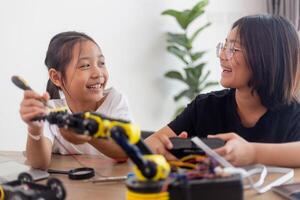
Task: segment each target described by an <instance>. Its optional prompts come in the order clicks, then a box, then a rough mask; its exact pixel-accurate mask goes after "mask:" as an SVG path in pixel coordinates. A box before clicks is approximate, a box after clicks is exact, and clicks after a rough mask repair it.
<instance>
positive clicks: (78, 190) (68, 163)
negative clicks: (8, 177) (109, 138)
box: [0, 151, 300, 200]
mask: <svg viewBox="0 0 300 200" xmlns="http://www.w3.org/2000/svg"><path fill="white" fill-rule="evenodd" d="M0 155H1V156H7V157H9V158H13V159H14V160H16V161H18V162H22V163H24V162H25V157H24V156H23V154H22V152H5V151H1V152H0ZM80 163H82V164H83V165H84V166H89V167H93V168H94V169H95V170H96V174H97V175H98V176H123V175H127V173H128V172H130V171H131V166H130V164H129V163H128V162H127V163H115V162H114V161H112V160H111V159H108V158H105V157H104V156H103V157H101V156H100V157H99V156H78V155H77V156H61V155H53V158H52V163H51V166H50V168H51V169H60V170H69V169H73V168H77V167H82V166H81V165H80ZM51 177H56V178H59V179H60V180H61V181H62V182H63V183H64V186H65V188H66V190H67V199H72V200H73V199H109V200H122V199H126V186H125V184H124V182H111V183H91V182H86V181H73V180H69V179H68V177H67V176H66V175H51ZM275 177H277V176H276V175H270V176H268V179H269V180H272V179H274V178H275ZM292 181H300V168H299V169H296V170H295V177H294V178H293V180H292ZM244 199H246V200H247V199H255V200H259V199H264V200H265V199H272V200H278V199H282V198H281V197H280V196H278V195H277V194H275V193H273V192H272V191H268V192H266V193H264V194H262V195H257V194H256V193H255V192H254V191H253V190H247V191H245V192H244Z"/></svg>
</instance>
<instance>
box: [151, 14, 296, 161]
mask: <svg viewBox="0 0 300 200" xmlns="http://www.w3.org/2000/svg"><path fill="white" fill-rule="evenodd" d="M299 48H300V47H299V38H298V34H297V31H296V30H295V28H294V26H293V25H292V24H291V23H290V22H288V21H287V20H286V19H284V18H283V17H280V16H274V15H252V16H246V17H243V18H241V19H239V20H237V21H236V22H235V23H234V24H233V26H232V29H231V30H230V32H229V34H228V36H227V38H226V40H225V43H220V44H218V46H217V56H218V57H219V58H220V65H221V69H222V72H221V79H220V83H221V85H222V86H223V87H224V88H226V89H224V90H221V91H214V92H210V93H208V94H200V95H198V96H197V97H196V98H195V99H194V100H193V101H192V102H191V103H190V104H188V105H187V107H186V109H185V110H184V111H183V112H182V113H181V114H180V115H178V116H177V118H176V119H174V120H173V121H171V122H170V123H169V124H168V125H167V126H165V127H163V128H162V129H161V130H159V131H158V132H156V133H155V134H153V135H152V136H150V137H149V138H148V139H147V140H146V143H147V144H148V145H149V146H150V147H151V148H152V149H153V150H154V151H155V152H157V153H161V154H163V155H165V157H166V158H167V159H175V157H174V156H173V155H171V154H170V153H169V151H168V149H171V148H172V143H171V142H170V140H169V137H175V136H178V137H193V136H198V137H209V138H220V139H222V140H224V141H226V144H225V146H223V147H221V148H219V149H216V152H217V153H219V154H220V155H222V156H224V157H225V158H226V159H227V160H228V161H230V162H231V163H232V164H234V165H236V166H241V165H248V164H254V163H262V164H267V165H279V166H289V167H296V166H298V167H299V166H300V158H299V154H300V142H299V141H300V104H299V101H298V99H297V94H299V86H300V85H299V80H300V79H299Z"/></svg>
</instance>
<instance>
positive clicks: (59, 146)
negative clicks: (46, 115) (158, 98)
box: [44, 88, 132, 155]
mask: <svg viewBox="0 0 300 200" xmlns="http://www.w3.org/2000/svg"><path fill="white" fill-rule="evenodd" d="M105 94H107V97H106V98H105V100H104V102H103V103H102V104H101V106H100V107H99V108H98V109H97V110H96V112H98V113H101V114H104V115H105V116H107V117H112V118H117V119H124V120H132V119H131V116H130V114H129V108H128V103H127V100H126V98H125V97H124V96H123V95H122V94H121V93H119V92H117V91H116V90H115V89H114V88H110V89H107V90H105ZM49 104H50V105H51V106H53V107H54V108H59V107H63V106H65V107H67V108H68V112H69V113H71V111H70V109H69V107H68V105H67V103H66V100H65V99H52V100H50V101H49ZM44 136H45V137H47V138H49V139H50V141H51V142H52V153H60V154H63V155H66V154H89V155H100V154H101V152H99V151H98V150H97V149H96V148H94V147H93V146H92V145H90V144H89V143H84V144H79V145H76V144H72V143H70V142H68V141H67V140H65V139H64V138H63V136H62V135H61V133H60V131H59V128H58V127H57V126H56V125H50V124H49V123H48V122H47V121H46V122H45V124H44ZM54 138H55V139H54ZM57 140H58V141H57Z"/></svg>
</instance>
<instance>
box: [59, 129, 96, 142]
mask: <svg viewBox="0 0 300 200" xmlns="http://www.w3.org/2000/svg"><path fill="white" fill-rule="evenodd" d="M60 133H61V135H62V136H63V138H64V139H65V140H67V141H69V142H71V143H73V144H83V143H86V142H89V141H90V140H91V139H92V137H91V136H88V135H79V134H76V133H74V132H72V131H70V130H66V129H64V128H60Z"/></svg>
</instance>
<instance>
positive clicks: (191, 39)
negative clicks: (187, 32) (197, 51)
mask: <svg viewBox="0 0 300 200" xmlns="http://www.w3.org/2000/svg"><path fill="white" fill-rule="evenodd" d="M210 25H211V23H210V22H208V23H206V24H205V25H203V26H201V27H200V28H199V29H197V30H196V31H195V33H194V34H193V35H192V37H191V38H190V41H191V42H194V40H195V39H196V37H197V36H198V34H199V33H200V32H201V31H203V30H204V29H205V28H206V27H208V26H210Z"/></svg>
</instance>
